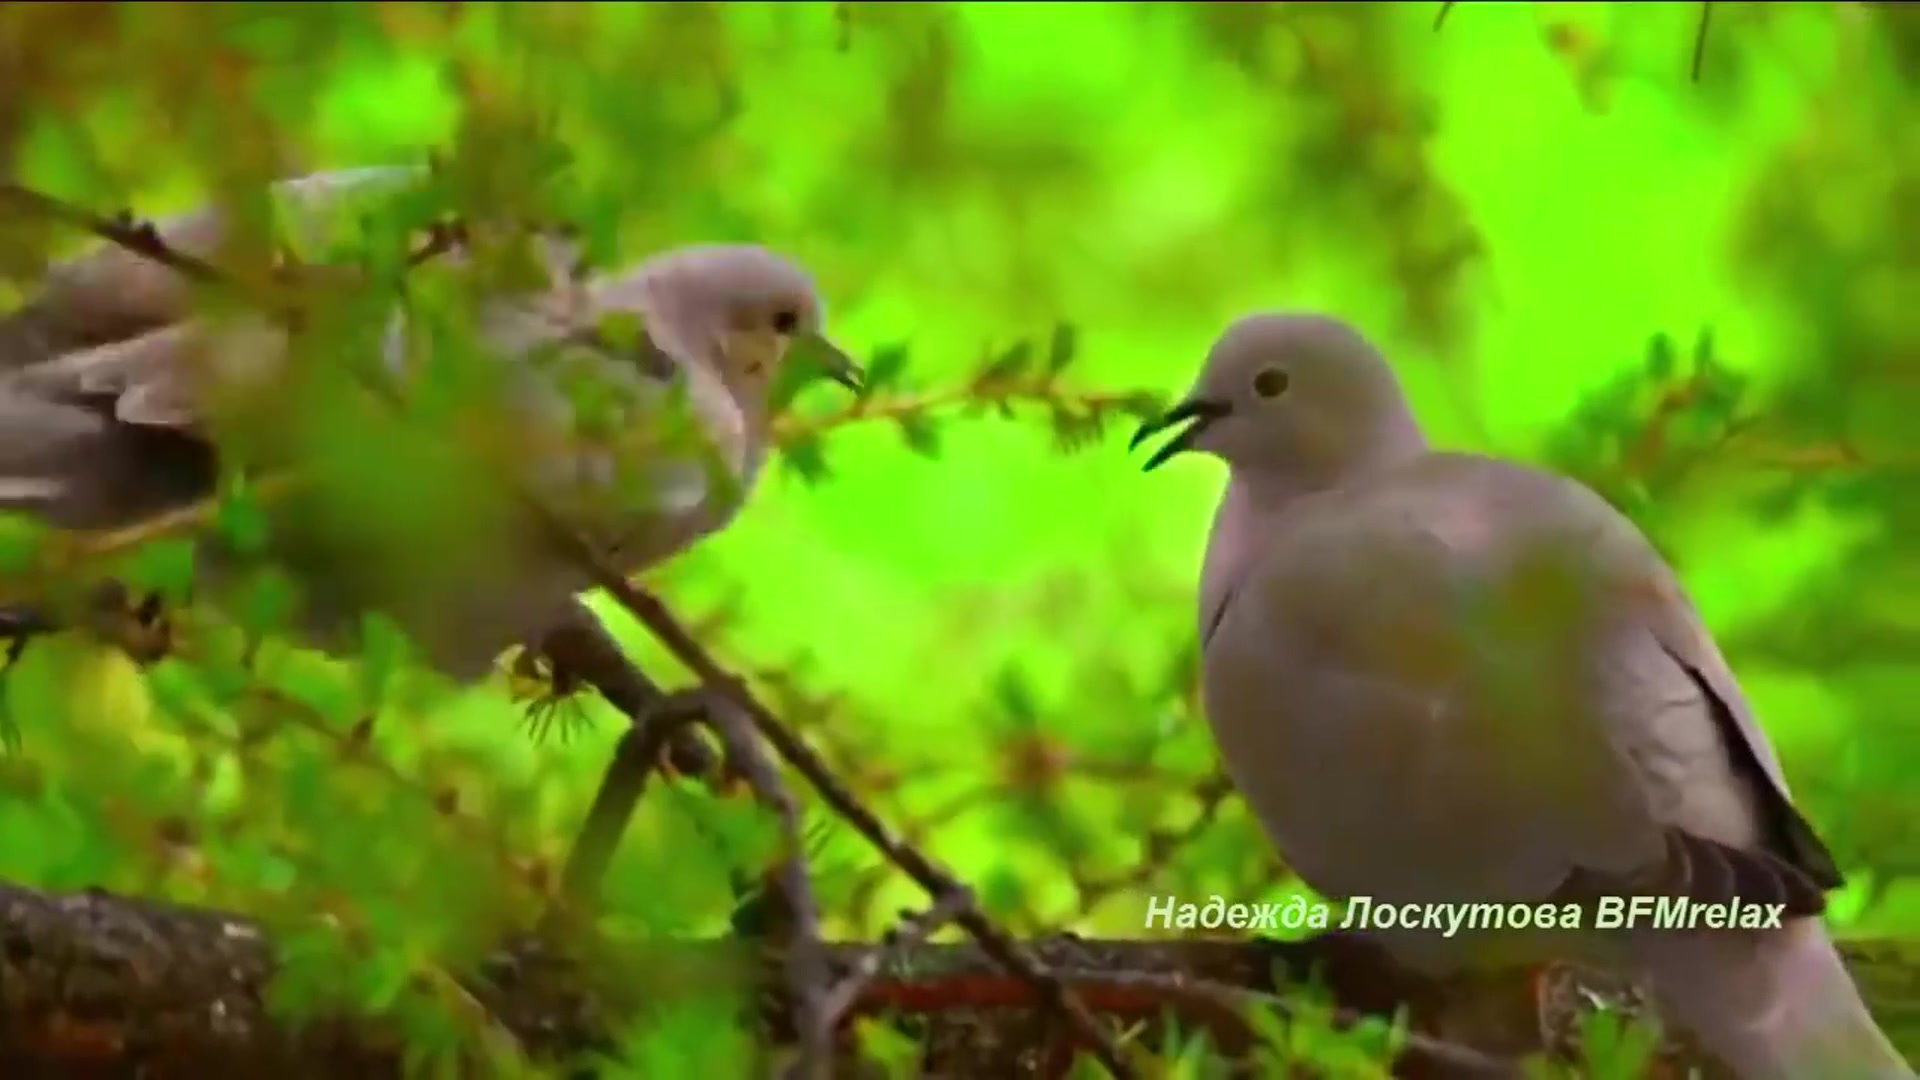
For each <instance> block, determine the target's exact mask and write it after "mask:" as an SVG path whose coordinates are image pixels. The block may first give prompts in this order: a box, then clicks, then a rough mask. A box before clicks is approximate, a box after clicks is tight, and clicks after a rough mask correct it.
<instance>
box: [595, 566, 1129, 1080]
mask: <svg viewBox="0 0 1920 1080" xmlns="http://www.w3.org/2000/svg"><path fill="white" fill-rule="evenodd" d="M567 535H568V536H573V534H572V533H571V532H568V534H567ZM573 539H574V541H575V542H576V543H579V544H581V545H583V546H584V541H581V540H580V539H579V538H578V537H577V536H573ZM587 554H588V555H589V557H588V558H586V559H583V560H576V561H578V562H579V563H580V565H581V566H583V567H584V568H587V569H589V570H591V571H592V573H593V575H594V584H595V585H597V586H599V587H600V588H603V589H605V590H607V592H608V594H609V595H611V596H612V597H613V598H614V599H615V600H616V601H618V602H619V604H620V605H621V606H622V607H624V608H626V609H627V610H628V611H629V612H631V613H632V614H633V615H634V617H635V618H637V619H639V620H640V621H641V622H642V623H643V624H645V625H646V627H647V628H648V629H649V630H650V631H652V632H653V634H654V636H655V637H656V638H658V639H659V640H660V642H661V643H662V644H663V645H665V646H667V649H668V651H670V652H671V653H673V655H674V658H675V659H677V660H679V661H680V662H681V663H682V664H685V665H686V666H687V668H688V669H689V670H691V671H692V672H693V673H694V674H695V675H696V676H698V677H699V678H700V680H701V682H703V683H705V684H706V685H707V686H708V687H709V688H711V689H713V690H714V691H716V692H717V693H719V694H721V695H723V696H725V697H727V698H730V699H731V700H732V701H733V702H734V703H735V704H736V705H738V706H739V707H740V708H741V710H742V711H743V712H745V714H746V715H747V717H748V718H749V719H750V720H752V721H753V725H754V727H755V728H756V729H758V730H759V732H760V735H761V737H762V738H764V739H766V740H767V741H768V742H769V743H771V744H773V747H774V749H776V750H778V751H779V752H780V756H781V757H783V758H785V759H786V760H787V762H788V763H789V764H791V765H792V766H793V767H794V768H795V769H797V770H799V772H800V774H801V775H803V776H805V777H806V778H807V780H808V781H809V782H810V783H812V784H813V786H814V788H815V790H817V791H818V792H819V793H820V796H821V798H822V799H823V800H824V801H825V802H826V803H827V805H828V806H830V807H831V808H832V809H833V810H834V812H836V813H838V814H839V815H840V816H841V817H843V818H845V819H846V820H847V822H848V824H850V825H852V826H853V827H854V829H855V830H856V831H857V832H859V833H860V835H862V836H864V837H865V838H866V839H867V842H868V843H871V844H872V845H873V846H874V847H876V848H878V849H879V850H880V851H881V853H882V854H884V855H886V857H887V858H888V859H889V860H891V861H892V862H893V863H894V865H896V866H898V867H900V868H901V869H902V870H905V871H906V872H907V874H908V876H910V877H912V878H913V879H914V881H915V882H916V883H918V884H919V885H920V887H921V888H923V889H925V890H927V893H928V895H931V896H944V895H946V894H947V893H949V892H951V891H953V890H955V889H957V888H958V887H959V883H958V882H956V881H955V880H954V878H953V876H952V875H950V874H948V873H947V872H946V871H944V870H942V869H940V868H939V867H936V866H935V865H934V864H933V863H932V861H930V860H929V859H928V858H927V857H926V856H925V855H922V854H921V853H920V852H919V850H917V849H915V848H913V847H910V846H908V845H905V844H902V843H900V842H899V841H898V840H896V839H894V837H893V835H892V833H891V832H889V831H888V829H887V827H886V826H885V825H884V824H882V823H881V822H880V820H879V819H878V818H877V817H875V816H874V814H873V812H872V811H870V810H868V809H867V808H866V806H865V805H864V804H863V803H862V802H861V801H860V799H859V798H858V797H857V796H855V795H854V794H853V793H852V792H850V791H848V790H847V789H846V788H845V787H844V786H843V785H842V784H841V783H840V781H839V780H838V779H837V778H835V777H834V775H833V773H832V771H831V770H830V769H828V768H827V766H826V764H825V763H824V762H822V761H821V760H820V758H819V756H818V755H816V754H815V753H814V752H813V749H812V748H811V747H809V746H808V745H807V744H806V743H805V742H803V741H801V740H800V739H799V738H798V737H797V736H795V735H794V734H793V733H792V732H791V731H789V730H788V729H787V727H786V725H785V724H783V723H781V722H780V720H779V719H778V718H777V717H775V716H774V715H773V714H772V713H770V712H768V711H767V709H766V707H765V706H763V705H761V704H760V703H759V702H758V701H757V700H755V698H754V697H753V695H752V693H751V692H750V691H748V690H747V688H746V686H744V685H743V684H742V683H741V682H740V680H739V679H737V678H735V677H734V676H733V675H731V674H729V673H727V672H726V671H724V670H722V669H721V668H720V666H719V665H718V664H716V663H715V662H714V660H713V658H712V657H711V656H709V655H708V654H707V651H706V649H705V648H704V647H702V646H701V645H700V643H699V642H697V641H695V640H694V639H693V638H692V637H691V636H690V635H688V634H687V632H686V631H685V629H683V628H682V627H681V626H680V623H679V621H678V620H677V619H675V618H674V617H673V614H672V613H671V612H669V611H668V610H667V609H666V607H665V605H663V604H661V603H660V601H659V600H657V599H655V598H654V597H653V596H651V595H650V594H648V593H646V592H644V591H642V590H640V589H638V588H636V587H634V586H633V585H632V583H630V582H628V581H627V580H626V579H625V578H624V577H622V576H620V575H619V574H618V573H615V572H612V571H610V570H607V569H606V568H605V566H604V564H603V563H602V562H601V560H600V559H599V558H598V557H597V556H595V555H593V554H592V553H591V552H588V553H587ZM954 918H955V921H956V922H958V923H959V925H960V926H961V928H962V929H964V930H966V931H967V933H968V934H969V935H971V936H972V937H973V939H974V940H975V941H977V942H979V944H980V949H981V951H982V952H984V953H986V954H987V955H988V956H990V957H992V958H993V959H994V961H995V962H997V963H999V964H1000V965H1001V966H1003V967H1005V968H1006V969H1007V970H1008V971H1010V972H1012V973H1013V974H1015V975H1017V976H1019V977H1020V978H1021V979H1023V980H1025V981H1026V982H1027V983H1028V984H1029V985H1031V986H1032V987H1033V988H1034V989H1035V990H1036V991H1037V992H1038V993H1039V994H1040V996H1041V1000H1042V1001H1044V1002H1046V1003H1047V1004H1048V1005H1049V1006H1051V1007H1053V1008H1054V1009H1056V1010H1058V1011H1059V1012H1060V1013H1061V1014H1063V1015H1064V1016H1066V1018H1067V1019H1068V1021H1069V1022H1070V1023H1071V1024H1072V1025H1073V1026H1074V1028H1075V1029H1076V1032H1077V1034H1078V1035H1079V1037H1080V1038H1081V1039H1082V1040H1083V1041H1085V1042H1086V1043H1087V1044H1088V1045H1089V1046H1091V1047H1092V1048H1093V1051H1094V1053H1095V1054H1096V1055H1097V1056H1098V1057H1099V1058H1100V1061H1101V1064H1103V1065H1105V1066H1106V1067H1107V1069H1108V1071H1110V1072H1112V1073H1113V1075H1114V1076H1115V1077H1119V1078H1126V1077H1131V1076H1133V1075H1135V1071H1134V1069H1133V1067H1132V1066H1131V1065H1129V1064H1128V1062H1127V1059H1126V1055H1125V1053H1124V1051H1122V1050H1121V1049H1120V1046H1119V1044H1118V1043H1117V1042H1115V1041H1114V1039H1113V1037H1112V1035H1111V1034H1110V1033H1108V1032H1107V1030H1106V1029H1105V1028H1104V1027H1102V1026H1101V1024H1100V1021H1099V1020H1098V1019H1096V1018H1095V1017H1094V1015H1093V1014H1092V1013H1091V1012H1088V1011H1087V1007H1086V1006H1085V1005H1084V1004H1083V1003H1081V1002H1080V1000H1079V999H1078V998H1077V997H1075V996H1074V994H1073V992H1072V991H1071V990H1069V989H1068V988H1067V987H1066V986H1065V985H1064V984H1063V983H1061V982H1060V980H1059V979H1058V978H1056V977H1054V975H1053V974H1052V973H1050V972H1049V971H1048V970H1047V968H1046V967H1045V965H1043V964H1041V963H1040V962H1039V961H1038V960H1036V959H1035V958H1034V957H1033V955H1032V954H1031V953H1029V952H1028V951H1027V950H1026V948H1025V947H1023V946H1022V945H1021V944H1020V943H1019V942H1018V941H1017V940H1015V939H1014V938H1013V937H1012V936H1011V935H1009V934H1008V933H1007V932H1006V931H1004V930H1002V929H1000V927H999V926H998V925H996V924H995V923H994V922H993V921H992V920H990V919H988V918H987V917H986V916H985V915H983V914H982V913H981V912H980V910H979V909H978V908H977V907H968V908H966V909H965V910H963V911H961V912H960V913H959V914H957V915H956V916H955V917H954Z"/></svg>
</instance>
